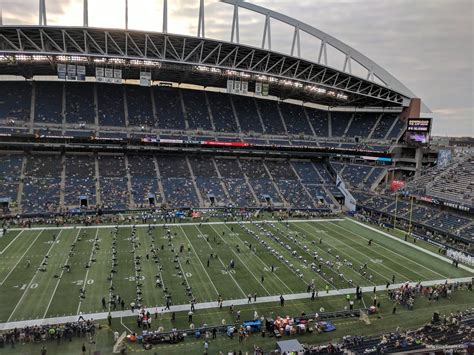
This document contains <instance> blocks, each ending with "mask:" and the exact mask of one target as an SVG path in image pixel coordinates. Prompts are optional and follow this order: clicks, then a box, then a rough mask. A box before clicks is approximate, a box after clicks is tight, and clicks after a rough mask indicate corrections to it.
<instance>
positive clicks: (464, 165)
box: [427, 158, 474, 205]
mask: <svg viewBox="0 0 474 355" xmlns="http://www.w3.org/2000/svg"><path fill="white" fill-rule="evenodd" d="M427 193H428V194H429V195H431V196H435V197H439V198H443V199H445V200H449V201H457V202H462V203H467V204H469V201H470V205H474V202H473V201H474V158H468V159H465V160H462V161H461V162H460V163H459V164H456V165H455V166H450V168H449V170H447V171H445V172H444V174H443V175H442V176H440V178H439V179H436V180H435V181H433V183H432V184H431V185H430V186H429V187H428V189H427Z"/></svg>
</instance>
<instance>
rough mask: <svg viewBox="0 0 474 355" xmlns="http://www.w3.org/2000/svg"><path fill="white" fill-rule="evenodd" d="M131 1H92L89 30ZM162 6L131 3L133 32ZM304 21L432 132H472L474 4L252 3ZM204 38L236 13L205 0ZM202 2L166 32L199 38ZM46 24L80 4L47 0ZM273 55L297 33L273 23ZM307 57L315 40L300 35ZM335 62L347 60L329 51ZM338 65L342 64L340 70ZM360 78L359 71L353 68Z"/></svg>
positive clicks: (256, 26) (251, 22) (223, 30)
mask: <svg viewBox="0 0 474 355" xmlns="http://www.w3.org/2000/svg"><path fill="white" fill-rule="evenodd" d="M124 1H125V0H89V12H90V14H89V25H90V26H102V27H123V26H124ZM162 1H163V0H129V27H130V28H134V29H144V30H156V31H160V30H161V27H162ZM249 2H253V3H256V4H258V5H262V6H265V7H268V8H270V9H272V10H275V11H279V12H282V13H284V14H286V15H289V16H291V17H294V18H296V19H298V20H301V21H303V22H306V23H308V24H310V25H312V26H314V27H316V28H318V29H320V30H322V31H324V32H327V33H329V34H331V35H332V36H334V37H336V38H338V39H340V40H342V41H343V42H345V43H347V44H348V45H350V46H352V47H354V48H355V49H357V50H358V51H360V52H362V53H363V54H365V55H366V56H368V57H369V58H370V59H372V60H373V61H375V62H376V63H378V64H379V65H381V66H382V67H384V68H385V69H386V70H387V71H389V72H390V73H392V74H393V75H394V76H395V77H397V78H398V79H399V80H400V81H402V82H403V83H404V84H405V85H406V86H407V87H409V88H410V89H411V90H412V91H413V92H415V93H416V94H417V95H418V96H419V97H421V98H422V100H423V101H424V102H425V103H426V105H428V107H430V108H431V109H432V111H433V115H434V118H435V120H434V126H433V134H437V135H457V136H461V135H470V136H472V135H473V133H474V90H473V89H474V65H473V62H474V44H473V43H474V34H473V33H474V24H473V23H474V5H473V3H474V1H473V0H299V1H295V0H292V1H287V0H252V1H249ZM0 4H1V6H2V9H3V22H4V24H20V23H24V24H36V23H37V22H38V0H0ZM205 4H206V36H208V37H214V38H218V39H225V40H229V39H230V27H231V26H230V23H231V20H232V7H231V6H229V5H226V4H221V3H218V1H217V0H205ZM198 5H199V0H168V11H169V19H168V31H169V32H174V33H183V34H193V35H195V34H196V32H197V24H198V21H197V14H198ZM46 7H47V11H48V24H60V25H81V24H82V0H46ZM240 23H241V38H240V40H241V42H243V43H247V44H251V45H260V44H261V41H262V34H263V24H264V18H263V16H257V15H252V14H249V13H246V12H245V11H242V12H241V17H240ZM272 37H273V39H272V49H274V50H277V51H282V52H288V51H289V50H290V46H291V38H292V30H291V29H290V28H288V27H287V26H285V25H283V24H279V23H272ZM301 41H302V46H303V49H302V56H303V57H305V58H308V59H313V60H314V59H316V56H317V52H318V49H319V47H318V45H319V43H318V42H317V41H314V40H311V39H310V38H309V36H305V35H302V37H301ZM329 56H330V60H331V59H332V62H333V63H336V64H340V63H342V59H341V58H340V57H339V56H338V55H336V53H335V52H334V53H329ZM335 66H337V65H335ZM353 71H354V72H355V73H357V68H356V67H353Z"/></svg>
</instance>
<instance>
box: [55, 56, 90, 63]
mask: <svg viewBox="0 0 474 355" xmlns="http://www.w3.org/2000/svg"><path fill="white" fill-rule="evenodd" d="M56 60H57V61H58V62H73V63H83V62H87V57H80V56H67V55H58V56H57V57H56Z"/></svg>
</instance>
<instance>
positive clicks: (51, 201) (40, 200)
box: [22, 154, 62, 213]
mask: <svg viewBox="0 0 474 355" xmlns="http://www.w3.org/2000/svg"><path fill="white" fill-rule="evenodd" d="M61 159H62V158H61V156H60V155H49V154H48V155H42V154H41V155H40V154H37V155H29V156H28V157H27V159H26V167H25V179H24V182H23V195H22V208H23V213H44V212H57V211H58V208H59V202H60V185H61V174H62V164H61Z"/></svg>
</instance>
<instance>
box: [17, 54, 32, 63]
mask: <svg viewBox="0 0 474 355" xmlns="http://www.w3.org/2000/svg"><path fill="white" fill-rule="evenodd" d="M15 59H16V61H18V62H28V61H30V60H31V56H29V55H25V54H17V55H15Z"/></svg>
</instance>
